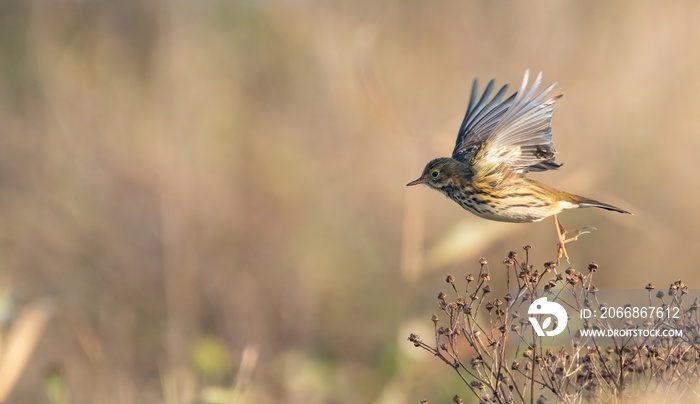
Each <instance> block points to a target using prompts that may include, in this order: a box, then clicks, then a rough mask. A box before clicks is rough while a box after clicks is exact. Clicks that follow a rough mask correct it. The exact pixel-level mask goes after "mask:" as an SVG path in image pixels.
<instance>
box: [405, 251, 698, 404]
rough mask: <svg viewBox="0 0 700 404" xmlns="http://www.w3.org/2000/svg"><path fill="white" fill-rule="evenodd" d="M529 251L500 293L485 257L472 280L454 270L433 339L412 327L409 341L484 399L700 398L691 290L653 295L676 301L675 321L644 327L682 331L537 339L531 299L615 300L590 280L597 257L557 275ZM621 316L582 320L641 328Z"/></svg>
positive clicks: (669, 303)
mask: <svg viewBox="0 0 700 404" xmlns="http://www.w3.org/2000/svg"><path fill="white" fill-rule="evenodd" d="M530 248H531V247H530V246H525V247H524V250H525V259H524V260H522V261H519V260H518V258H517V253H515V252H510V253H509V254H508V257H507V258H506V259H505V260H504V264H505V276H506V278H507V284H508V285H510V287H509V288H507V289H506V290H505V291H504V292H503V293H501V292H496V291H495V290H494V289H493V288H492V284H491V275H490V271H489V267H488V263H487V260H486V259H485V258H482V259H481V261H480V268H479V272H478V274H477V275H476V276H474V275H472V274H468V275H466V277H465V281H466V282H459V281H457V280H456V279H455V277H454V276H452V275H448V276H447V279H446V281H447V283H448V284H450V286H451V289H452V290H451V292H450V293H449V294H450V295H451V297H448V294H446V293H443V292H440V294H439V295H438V299H437V304H438V308H439V309H440V311H441V312H442V315H443V316H444V317H446V318H444V317H443V318H442V319H441V318H440V316H439V315H436V314H433V316H432V321H433V323H434V325H435V333H434V339H432V338H431V339H430V340H431V342H425V341H424V340H423V339H422V338H421V337H420V336H419V335H416V334H413V333H412V334H411V335H410V336H409V338H408V340H409V341H410V342H411V343H412V344H413V345H414V346H416V347H419V348H422V349H424V350H426V351H427V352H429V353H431V354H433V355H435V356H436V357H437V358H439V359H440V360H441V361H442V362H444V363H445V364H446V365H448V366H449V367H450V368H451V369H453V370H454V371H455V372H456V373H457V375H458V376H459V378H460V380H461V381H462V382H463V383H464V387H463V388H462V389H461V391H466V390H469V391H471V393H472V394H473V396H475V397H476V398H478V401H479V403H527V402H529V403H534V402H537V403H544V402H547V401H548V400H549V401H553V402H558V403H577V402H595V403H600V402H606V403H621V402H625V401H626V400H629V399H632V400H634V401H640V400H641V401H644V400H645V398H646V397H649V396H654V397H656V398H657V401H655V402H673V403H675V402H680V401H683V402H697V401H700V393H698V391H697V386H698V382H699V381H700V352H698V350H697V346H696V344H697V342H698V341H700V325H699V324H700V323H699V322H698V316H697V314H698V313H697V301H693V300H692V299H690V298H685V295H686V294H687V292H688V287H687V286H685V284H684V283H683V282H682V281H676V282H674V283H672V284H671V285H670V286H669V288H668V291H667V292H663V291H658V292H657V293H654V294H655V295H656V298H657V299H659V300H656V299H654V301H655V302H654V303H653V305H654V307H659V308H661V307H664V308H670V309H671V310H673V309H676V308H677V309H678V313H679V315H678V318H670V317H669V318H663V317H659V318H656V319H652V320H653V321H652V320H645V322H644V326H643V329H645V330H664V329H678V330H683V331H684V332H683V335H682V336H681V337H673V338H649V337H646V338H644V337H629V338H615V339H613V340H612V342H604V340H603V339H602V338H596V337H585V338H584V337H583V336H582V335H581V334H579V333H578V332H577V333H571V331H570V332H569V333H570V334H571V338H570V339H568V341H566V342H563V343H561V345H560V346H552V343H553V341H552V340H551V339H549V338H547V337H540V336H537V335H536V334H535V331H534V329H533V327H532V326H531V325H530V322H529V320H528V315H527V313H528V306H530V304H532V302H534V301H535V300H536V299H538V298H540V297H549V298H550V299H555V301H560V302H561V301H563V299H562V296H563V295H566V296H567V297H570V298H571V299H570V301H568V302H567V304H568V306H569V308H570V309H571V310H570V311H571V312H573V313H577V312H578V311H579V310H581V309H583V308H587V309H594V310H596V311H598V312H600V308H601V307H608V306H606V305H607V304H608V303H607V302H605V301H601V300H599V298H598V293H599V289H598V288H597V287H596V286H595V284H594V283H593V282H594V277H595V274H596V272H597V271H598V269H599V266H598V265H597V264H595V263H591V264H589V265H588V268H587V271H585V272H586V273H585V274H584V273H581V272H579V271H577V270H575V269H573V268H571V267H569V268H567V269H566V271H564V272H562V273H560V272H561V271H557V268H558V265H557V264H555V263H554V262H547V263H545V264H544V266H543V268H542V269H541V270H539V269H535V268H534V266H533V265H532V264H530V260H529V251H530ZM499 272H500V271H499ZM462 283H466V286H465V287H462V285H461V284H462ZM646 289H647V291H648V293H649V302H650V303H649V304H650V305H651V304H652V297H651V295H652V290H653V289H654V287H653V286H652V285H651V284H648V285H647V287H646ZM664 298H665V299H664ZM696 300H697V298H696ZM630 308H631V307H630ZM569 316H570V317H572V318H575V317H576V315H575V314H571V313H569ZM619 323H620V324H619V325H617V326H615V325H614V323H613V322H611V320H610V319H608V318H605V319H604V318H602V317H601V316H596V317H592V318H590V319H588V320H586V321H584V322H583V323H582V324H581V325H580V326H581V327H583V328H585V329H608V328H627V329H632V330H637V329H638V328H637V327H639V325H638V324H637V325H635V324H634V323H633V322H632V317H631V316H630V318H629V319H628V320H627V322H625V324H624V325H623V324H622V321H620V322H619ZM569 327H570V328H569V330H571V327H573V328H574V329H576V326H571V325H570V326H569ZM552 328H553V327H552ZM564 335H566V331H565V334H564ZM509 341H510V343H509ZM509 345H510V346H509ZM557 345H559V344H557ZM465 351H466V352H465ZM455 397H459V396H458V395H457V396H455ZM455 400H457V398H455Z"/></svg>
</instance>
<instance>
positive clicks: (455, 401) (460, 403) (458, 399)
mask: <svg viewBox="0 0 700 404" xmlns="http://www.w3.org/2000/svg"><path fill="white" fill-rule="evenodd" d="M474 387H476V386H474ZM479 388H480V389H483V388H484V387H483V384H482V386H481V387H479ZM452 402H454V403H457V404H462V399H461V398H459V396H458V395H456V394H455V396H454V397H452Z"/></svg>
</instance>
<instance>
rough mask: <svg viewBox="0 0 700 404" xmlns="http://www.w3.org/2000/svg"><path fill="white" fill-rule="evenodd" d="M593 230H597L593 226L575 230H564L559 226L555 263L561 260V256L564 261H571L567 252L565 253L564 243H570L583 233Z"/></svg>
mask: <svg viewBox="0 0 700 404" xmlns="http://www.w3.org/2000/svg"><path fill="white" fill-rule="evenodd" d="M593 230H597V229H596V228H595V227H582V228H580V229H576V230H564V229H563V228H562V227H559V232H558V235H559V244H558V248H557V263H559V260H561V258H562V257H564V258H566V262H568V263H571V262H570V261H569V254H567V253H566V247H565V244H566V243H570V242H572V241H576V240H578V238H579V237H581V236H582V235H584V234H588V233H590V232H591V231H593Z"/></svg>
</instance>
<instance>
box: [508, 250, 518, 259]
mask: <svg viewBox="0 0 700 404" xmlns="http://www.w3.org/2000/svg"><path fill="white" fill-rule="evenodd" d="M516 258H518V253H516V252H515V251H511V252H509V253H508V259H509V260H511V261H512V260H514V259H516Z"/></svg>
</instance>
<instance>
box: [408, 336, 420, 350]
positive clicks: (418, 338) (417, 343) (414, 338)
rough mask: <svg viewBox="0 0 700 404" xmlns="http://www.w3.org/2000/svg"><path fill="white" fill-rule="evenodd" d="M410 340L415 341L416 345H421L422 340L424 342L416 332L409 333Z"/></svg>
mask: <svg viewBox="0 0 700 404" xmlns="http://www.w3.org/2000/svg"><path fill="white" fill-rule="evenodd" d="M408 340H409V341H411V342H413V346H415V347H419V346H420V344H421V342H422V341H421V339H420V337H419V336H417V335H416V334H411V335H409V336H408Z"/></svg>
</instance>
